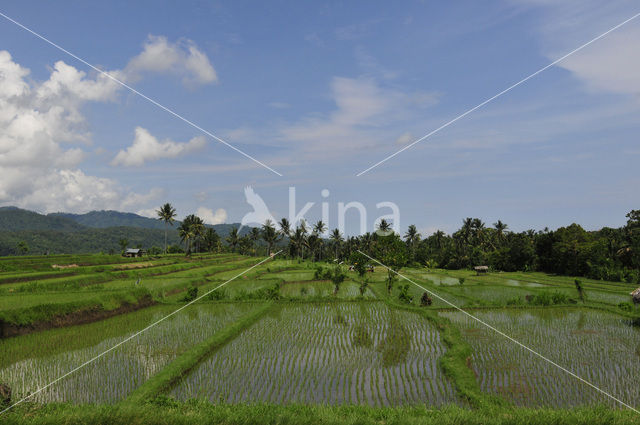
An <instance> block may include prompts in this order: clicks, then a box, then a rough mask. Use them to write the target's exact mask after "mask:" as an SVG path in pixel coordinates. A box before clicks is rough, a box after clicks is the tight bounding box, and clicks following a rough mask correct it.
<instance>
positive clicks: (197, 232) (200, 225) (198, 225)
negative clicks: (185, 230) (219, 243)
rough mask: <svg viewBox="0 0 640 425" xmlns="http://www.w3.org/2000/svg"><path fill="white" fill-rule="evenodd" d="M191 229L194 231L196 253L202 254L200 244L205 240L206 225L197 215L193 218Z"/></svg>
mask: <svg viewBox="0 0 640 425" xmlns="http://www.w3.org/2000/svg"><path fill="white" fill-rule="evenodd" d="M190 221H191V229H192V231H193V239H194V241H195V243H196V252H200V242H201V241H202V239H203V238H204V231H205V228H206V227H205V225H204V221H203V220H202V219H201V218H200V217H198V216H197V215H193V216H192V217H191V220H190Z"/></svg>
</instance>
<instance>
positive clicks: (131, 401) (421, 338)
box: [0, 253, 640, 414]
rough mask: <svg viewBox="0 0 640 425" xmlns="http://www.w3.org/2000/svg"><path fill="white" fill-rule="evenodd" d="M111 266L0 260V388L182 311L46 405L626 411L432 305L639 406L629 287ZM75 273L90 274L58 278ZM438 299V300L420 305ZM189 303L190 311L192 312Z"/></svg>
mask: <svg viewBox="0 0 640 425" xmlns="http://www.w3.org/2000/svg"><path fill="white" fill-rule="evenodd" d="M103 257H104V256H86V258H83V257H82V256H73V257H69V258H68V259H67V260H68V261H65V257H61V256H57V257H56V258H55V260H49V265H48V266H47V264H46V262H45V259H35V258H34V259H21V261H23V262H25V264H34V269H33V270H25V272H24V273H22V274H21V273H20V272H19V271H16V268H15V267H13V266H12V264H11V263H10V262H7V261H6V260H2V261H0V263H2V264H3V267H5V268H6V269H7V270H6V271H5V272H3V273H2V275H0V277H2V276H4V279H5V280H4V281H3V282H4V283H1V284H0V325H1V326H2V330H3V333H2V335H3V336H4V337H3V338H0V384H4V385H7V386H8V387H10V388H11V390H12V393H13V397H14V399H15V398H19V397H21V396H25V395H27V394H29V393H33V392H35V391H37V389H38V388H40V387H42V386H43V385H46V384H47V383H49V382H51V381H53V380H55V379H56V378H58V377H60V376H62V375H64V374H65V373H67V372H69V371H71V370H73V369H74V368H75V367H77V366H78V365H81V364H83V363H84V362H86V361H87V360H90V359H92V358H94V357H95V356H98V355H100V354H101V353H104V352H105V350H108V349H109V348H111V347H113V346H115V345H116V344H118V343H120V342H122V341H123V340H125V339H126V338H128V337H129V336H131V335H133V334H135V333H136V332H137V331H139V330H142V329H144V328H145V327H146V326H148V325H150V324H152V323H154V322H157V321H158V320H159V319H161V318H163V317H164V316H166V315H167V314H169V313H172V312H175V311H176V310H177V309H181V308H183V307H184V309H183V310H181V311H180V312H179V313H177V314H175V315H174V316H172V317H170V318H168V319H167V320H164V321H162V322H160V323H158V324H157V325H156V326H153V327H151V328H150V329H148V330H146V331H145V332H144V333H142V334H141V335H139V336H136V337H135V338H133V339H132V340H130V341H127V342H125V343H124V344H122V345H121V346H118V347H117V348H115V349H114V350H112V351H108V352H107V353H106V354H104V355H102V356H100V357H99V358H97V359H96V360H95V361H93V362H91V363H90V365H89V366H87V367H84V368H81V369H79V370H78V371H77V372H75V373H73V374H71V375H69V376H68V377H65V378H64V379H62V380H60V381H59V382H56V383H55V384H54V385H52V386H51V387H50V388H47V389H46V390H45V391H42V392H38V393H37V395H35V396H34V397H32V400H33V402H35V403H45V404H46V403H52V402H67V403H71V405H79V406H82V407H84V406H86V405H87V403H98V404H109V405H118V406H130V405H146V403H148V402H151V403H164V404H166V403H169V405H172V404H171V403H178V405H182V404H180V402H185V404H184V405H185V406H186V405H192V404H189V403H193V402H188V401H189V400H191V399H199V400H201V401H202V402H204V403H207V404H206V405H207V406H223V407H224V406H228V405H232V406H240V405H242V406H261V405H264V403H266V405H269V406H274V405H278V406H284V405H290V404H294V405H304V406H359V407H383V408H400V407H407V406H414V407H415V406H421V407H420V408H422V409H424V407H425V406H426V407H428V408H430V409H437V408H438V407H444V406H451V405H454V406H456V408H457V409H460V410H457V411H458V412H467V411H469V410H474V409H484V408H485V407H486V406H490V407H491V408H492V409H498V411H500V409H504V408H505V407H504V406H510V405H511V404H512V405H515V406H523V407H531V408H541V407H551V408H569V407H575V406H587V407H590V408H592V407H593V406H596V405H600V404H606V405H608V406H610V407H615V408H619V407H620V405H619V404H616V403H615V402H612V401H611V399H609V398H607V397H605V396H603V395H602V394H600V393H598V392H597V391H595V390H593V389H592V388H590V387H589V386H587V385H585V384H584V383H582V382H580V381H578V380H577V379H575V378H574V377H572V376H570V375H568V374H567V373H566V372H563V371H562V370H560V369H558V368H556V367H554V366H552V365H550V364H549V363H547V362H544V361H543V360H541V359H539V358H537V357H535V356H534V355H532V354H531V353H530V352H528V351H526V350H523V349H522V348H521V347H519V346H518V345H516V344H514V343H513V342H510V341H508V340H506V339H505V338H503V337H500V336H499V335H497V334H496V333H495V332H493V331H491V330H490V329H488V328H486V327H484V326H482V325H481V324H478V323H477V322H475V321H473V320H470V319H469V318H468V317H467V316H465V315H463V314H462V313H460V312H456V311H454V310H452V308H451V306H450V305H448V304H447V303H445V302H442V301H441V300H438V299H437V297H435V295H433V294H434V293H435V294H438V295H440V296H442V297H443V298H445V299H446V300H448V301H450V302H452V303H454V304H455V305H457V306H461V307H464V308H465V309H468V311H471V312H472V313H473V314H475V315H477V316H478V317H479V318H480V319H482V320H483V321H486V323H488V324H491V325H492V326H495V327H496V328H498V329H500V330H502V331H503V332H505V333H507V334H508V335H510V336H512V337H513V338H515V339H517V340H519V341H521V342H522V343H524V344H526V345H527V346H530V347H531V348H532V349H535V350H536V351H538V352H540V353H541V354H543V355H545V356H547V357H548V358H550V359H551V360H553V361H554V362H556V363H557V364H558V365H561V366H563V367H566V368H567V369H569V370H571V371H573V372H575V373H576V374H578V375H580V376H581V377H583V378H584V379H587V380H588V381H590V382H592V383H593V384H594V385H597V386H599V387H600V388H602V389H603V390H605V391H607V392H609V393H611V394H614V395H615V396H617V397H619V398H620V399H622V400H624V401H625V402H627V403H629V404H631V405H634V406H638V405H640V387H638V386H637V384H636V381H637V379H636V378H637V376H640V329H639V328H638V327H637V326H633V325H632V317H633V314H634V311H633V307H632V306H631V305H630V303H629V302H628V292H626V293H625V291H628V287H625V286H624V285H623V284H619V283H608V282H603V283H602V284H601V285H600V286H598V285H597V284H596V283H595V282H587V283H586V284H585V291H584V295H585V297H584V299H581V298H579V296H578V294H577V292H576V289H575V287H574V285H573V283H572V282H571V281H570V280H568V279H566V278H558V279H555V280H554V278H553V277H550V276H548V275H541V274H539V273H536V274H531V275H527V274H522V273H519V274H496V275H495V276H492V275H488V276H474V275H472V274H471V273H470V272H465V271H456V272H449V271H442V270H427V269H424V268H405V269H403V270H402V273H403V274H404V275H406V276H408V277H409V278H410V279H412V280H413V281H414V282H415V283H417V284H418V285H420V286H422V287H423V288H424V289H423V288H420V287H419V286H417V285H414V284H413V283H410V282H407V281H405V280H403V279H400V280H399V281H397V282H396V283H394V285H393V287H392V289H391V290H390V291H389V290H388V287H387V284H386V282H385V280H386V278H387V273H386V271H385V270H384V269H382V268H380V267H378V268H376V270H375V272H373V273H370V272H367V273H366V274H365V275H364V276H363V277H361V276H358V275H357V273H355V272H347V271H346V268H343V272H344V280H341V279H338V283H335V282H334V281H333V280H332V277H331V276H332V275H331V273H327V272H328V271H333V270H334V268H335V267H336V266H335V265H334V264H329V263H322V264H319V263H312V262H309V261H299V260H294V259H278V258H275V259H270V260H269V261H267V262H265V263H263V264H260V265H258V266H256V267H254V268H252V269H251V270H248V269H249V268H250V267H252V266H254V265H257V264H258V262H260V261H261V260H262V259H260V258H255V257H245V256H240V255H237V254H229V253H225V254H213V255H212V254H208V255H201V256H198V255H194V256H193V257H191V258H185V257H178V256H163V257H158V258H148V259H145V261H124V260H123V259H121V258H120V257H116V258H103ZM71 260H73V261H74V264H75V265H76V266H77V267H76V266H74V267H70V268H67V269H65V268H62V269H53V268H52V267H51V262H53V261H55V264H57V265H63V266H64V265H65V264H70V262H71ZM3 261H4V262H3ZM80 264H82V265H80ZM52 270H57V271H52ZM69 270H72V271H73V272H68V271H69ZM65 273H67V274H65ZM461 278H462V280H461ZM336 285H337V286H336ZM216 288H217V289H216ZM336 288H337V292H336ZM214 289H216V290H215V291H213V290H214ZM425 289H426V290H427V291H431V292H432V295H431V298H432V303H431V304H430V305H426V306H422V305H421V298H422V297H423V293H424V291H425ZM212 291H213V292H212ZM361 291H362V294H361ZM196 297H202V298H201V299H200V298H198V299H197V300H196ZM190 300H191V301H195V304H194V305H188V306H186V303H187V302H189V301H190ZM625 301H626V302H625ZM86 322H91V323H86ZM11 335H13V336H11ZM172 399H175V401H174V400H172ZM167 400H170V401H167ZM510 403H511V404H510ZM164 404H163V405H164ZM448 408H451V407H448ZM461 414H464V413H461Z"/></svg>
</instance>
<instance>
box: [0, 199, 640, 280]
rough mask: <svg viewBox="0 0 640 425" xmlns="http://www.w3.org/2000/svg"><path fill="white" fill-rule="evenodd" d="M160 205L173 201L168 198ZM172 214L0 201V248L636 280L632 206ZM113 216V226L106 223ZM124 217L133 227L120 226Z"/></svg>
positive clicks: (637, 240)
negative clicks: (63, 209) (556, 219)
mask: <svg viewBox="0 0 640 425" xmlns="http://www.w3.org/2000/svg"><path fill="white" fill-rule="evenodd" d="M165 207H168V208H172V207H171V205H170V204H165V206H164V207H163V208H165ZM173 213H174V215H173V216H172V217H171V219H170V220H166V219H163V218H162V216H160V217H159V218H160V219H159V220H154V219H150V218H145V217H140V216H137V215H135V214H127V213H118V212H115V211H99V212H91V213H87V214H84V215H74V214H50V215H48V216H43V215H40V214H37V213H32V212H28V211H24V210H19V209H16V208H0V224H1V225H2V226H1V227H0V228H1V229H2V231H0V255H8V254H26V253H46V252H51V253H54V252H55V253H58V252H66V253H80V252H112V253H113V252H119V251H120V250H121V249H123V241H124V242H126V243H125V244H124V245H128V246H129V247H142V248H146V249H150V248H152V247H154V249H155V252H160V251H162V250H164V249H163V247H166V246H167V245H168V246H170V248H169V252H187V253H191V252H210V251H214V252H221V251H225V250H229V251H232V252H237V253H240V254H243V255H263V254H267V255H268V254H270V253H271V252H272V251H273V250H275V249H283V250H284V253H283V255H284V256H287V257H289V258H300V259H311V260H313V261H317V260H331V259H337V260H339V261H344V260H353V256H354V255H356V254H357V251H358V250H362V251H364V252H368V253H371V254H374V257H376V258H378V259H379V260H381V261H382V262H383V263H385V264H387V265H389V266H392V267H393V268H400V267H403V266H406V265H418V264H420V265H424V266H428V267H440V268H445V269H450V270H454V269H470V268H473V267H474V266H478V265H488V266H489V267H490V268H491V269H493V270H501V271H543V272H547V273H556V274H563V275H571V276H585V277H589V278H593V279H602V280H611V281H624V282H630V283H640V210H634V211H631V212H630V213H629V214H627V219H628V220H627V224H626V225H625V226H623V227H621V228H617V229H614V228H608V227H605V228H603V229H600V230H597V231H586V230H585V229H583V228H582V227H581V226H580V225H578V224H575V223H574V224H571V225H569V226H567V227H561V228H559V229H557V230H549V229H544V230H542V231H535V230H527V231H524V232H511V231H509V229H508V226H507V224H505V223H503V222H502V221H500V220H498V221H497V222H496V223H494V224H493V226H492V227H487V225H486V224H485V223H484V222H483V221H482V220H481V219H478V218H466V219H464V220H463V224H462V226H461V227H460V229H458V230H456V231H455V232H453V233H452V234H451V235H448V234H445V233H444V232H442V231H437V232H435V233H433V234H432V235H429V236H425V237H423V235H420V234H419V233H418V231H417V228H416V226H415V225H410V226H409V227H408V229H407V231H406V232H405V233H404V235H398V234H393V232H390V228H391V226H390V223H387V222H385V221H384V220H383V221H382V223H380V224H381V227H380V229H378V231H376V232H373V233H367V234H364V235H361V236H357V237H355V236H352V237H345V236H344V235H342V234H340V232H339V231H338V229H334V230H333V231H330V232H328V229H327V227H326V225H325V224H324V223H323V222H322V221H319V222H317V223H315V224H314V225H313V226H312V227H309V226H308V225H307V224H306V223H305V222H301V223H299V224H298V225H296V226H295V227H293V225H292V224H291V223H289V222H288V220H287V219H285V218H283V219H282V220H280V221H279V222H278V223H277V224H276V223H271V222H268V223H265V224H264V225H263V226H262V227H261V228H248V229H243V232H241V233H240V232H239V231H238V227H239V226H238V225H216V226H208V225H206V224H205V223H204V222H203V221H202V219H200V218H199V217H197V216H195V215H193V214H192V215H188V216H187V217H186V218H185V220H184V222H179V221H175V222H174V219H173V217H175V210H174V211H173ZM163 221H164V222H163ZM112 225H118V226H120V227H107V226H112ZM128 225H132V226H137V227H125V226H128ZM85 226H91V228H88V227H85ZM25 229H30V230H25ZM390 233H391V234H390ZM381 234H384V235H387V236H385V237H381V236H380V235H381ZM389 234H390V235H389ZM165 238H166V239H165ZM165 241H166V243H165ZM385 260H387V261H385ZM390 262H393V263H394V264H393V265H392V264H390Z"/></svg>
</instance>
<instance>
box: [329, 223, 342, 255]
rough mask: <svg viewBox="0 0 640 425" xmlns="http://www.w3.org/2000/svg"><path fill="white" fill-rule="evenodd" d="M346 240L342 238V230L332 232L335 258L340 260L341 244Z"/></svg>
mask: <svg viewBox="0 0 640 425" xmlns="http://www.w3.org/2000/svg"><path fill="white" fill-rule="evenodd" d="M343 240H344V239H343V238H342V235H341V234H340V230H338V229H333V231H332V232H331V241H332V243H333V248H334V249H335V258H336V259H337V258H338V248H340V244H341V243H342V241H343Z"/></svg>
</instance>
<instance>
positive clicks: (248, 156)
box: [0, 12, 282, 177]
mask: <svg viewBox="0 0 640 425" xmlns="http://www.w3.org/2000/svg"><path fill="white" fill-rule="evenodd" d="M0 16H2V17H3V18H5V19H6V20H7V21H9V22H13V23H14V24H16V25H17V26H19V27H20V28H22V29H23V30H25V31H27V32H30V33H31V34H33V35H35V36H36V37H38V38H39V39H41V40H43V41H45V42H47V43H48V44H50V45H52V46H53V47H55V48H56V49H58V50H60V51H62V52H64V53H66V54H67V55H69V56H71V57H72V58H74V59H76V60H78V61H80V62H82V63H83V64H85V65H86V66H88V67H89V68H91V69H93V70H95V71H97V72H99V73H100V74H102V75H104V76H105V77H107V78H110V79H111V80H113V81H115V82H116V83H118V84H120V85H121V86H122V87H124V88H126V89H128V90H130V91H131V92H133V93H135V94H137V95H138V96H140V97H141V98H143V99H145V100H148V101H149V102H151V103H153V104H154V105H155V106H157V107H158V108H160V109H162V110H163V111H166V112H168V113H170V114H171V115H173V116H174V117H176V118H178V119H180V120H182V121H184V122H185V123H187V124H189V125H190V126H191V127H193V128H195V129H196V130H199V131H201V132H202V133H204V134H206V135H207V136H209V137H211V138H213V139H215V140H217V141H218V142H220V143H222V144H223V145H225V146H227V147H229V148H231V149H233V150H234V151H236V152H238V153H239V154H240V155H243V156H245V157H246V158H249V159H250V160H251V161H253V162H255V163H256V164H259V165H262V166H263V167H264V168H266V169H267V170H269V171H271V172H272V173H275V174H277V175H278V176H280V177H282V174H280V173H279V172H277V171H276V170H274V169H273V168H271V167H269V166H268V165H266V164H264V163H262V162H260V161H259V160H257V159H256V158H254V157H252V156H251V155H249V154H248V153H245V152H243V151H242V150H240V149H238V148H236V147H235V146H233V145H231V144H229V143H228V142H226V141H224V140H223V139H221V138H220V137H218V136H216V135H215V134H213V133H211V132H209V131H207V130H205V129H204V128H202V127H200V126H199V125H197V124H195V123H193V122H192V121H189V120H188V119H186V118H185V117H183V116H182V115H180V114H178V113H177V112H174V111H173V110H171V109H169V108H168V107H166V106H164V105H162V104H160V103H158V102H156V101H155V100H153V99H151V98H150V97H148V96H146V95H144V94H142V93H141V92H139V91H138V90H136V89H134V88H133V87H131V86H129V85H128V84H126V83H125V82H123V81H121V80H120V79H118V78H116V77H114V76H113V75H111V74H109V73H108V72H105V71H103V70H101V69H100V68H98V67H96V66H94V65H92V64H90V63H89V62H87V61H86V60H84V59H82V58H80V57H78V56H76V55H74V54H73V53H71V52H70V51H68V50H66V49H64V48H63V47H61V46H59V45H58V44H56V43H54V42H53V41H51V40H49V39H48V38H46V37H45V36H43V35H41V34H39V33H37V32H35V31H34V30H32V29H31V28H28V27H26V26H24V25H22V24H21V23H20V22H18V21H16V20H15V19H12V18H11V17H9V16H7V15H5V14H4V13H2V12H0Z"/></svg>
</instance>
